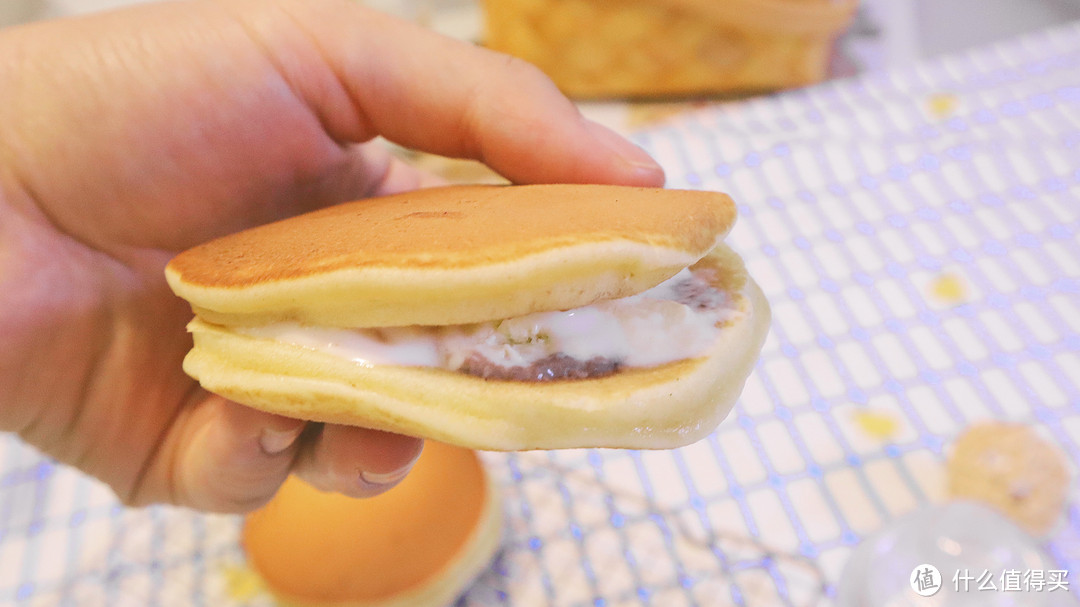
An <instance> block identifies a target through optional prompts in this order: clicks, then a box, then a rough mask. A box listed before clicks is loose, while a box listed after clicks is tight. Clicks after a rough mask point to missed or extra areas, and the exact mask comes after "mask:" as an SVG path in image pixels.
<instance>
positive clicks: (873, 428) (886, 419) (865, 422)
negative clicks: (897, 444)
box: [854, 411, 900, 440]
mask: <svg viewBox="0 0 1080 607" xmlns="http://www.w3.org/2000/svg"><path fill="white" fill-rule="evenodd" d="M854 418H855V425H856V426H857V427H858V428H859V429H860V430H862V431H863V432H865V433H867V434H869V435H870V436H872V437H874V438H877V439H881V440H886V439H890V438H892V437H893V436H896V433H897V432H898V431H899V430H900V423H899V422H898V421H897V420H896V418H895V417H893V416H892V415H889V414H887V413H880V412H875V411H858V412H856V413H855V416H854Z"/></svg>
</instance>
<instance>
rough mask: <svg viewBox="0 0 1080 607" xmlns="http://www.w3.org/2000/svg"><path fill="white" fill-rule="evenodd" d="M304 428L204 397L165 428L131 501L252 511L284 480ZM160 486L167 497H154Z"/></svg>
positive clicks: (158, 495) (289, 420)
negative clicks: (161, 443)
mask: <svg viewBox="0 0 1080 607" xmlns="http://www.w3.org/2000/svg"><path fill="white" fill-rule="evenodd" d="M304 426H305V423H304V422H303V421H301V420H296V419H291V418H287V417H282V416H279V415H273V414H270V413H264V412H261V411H256V410H255V409H251V408H249V407H245V406H243V405H239V404H237V403H234V402H231V401H229V400H226V399H224V398H221V397H220V396H216V395H208V396H207V397H206V398H205V399H203V400H202V401H201V402H199V403H198V404H196V405H195V406H193V407H191V408H190V409H189V410H187V411H185V412H184V414H183V416H182V417H181V418H180V419H178V420H177V423H175V424H174V425H173V427H172V428H171V429H170V433H169V435H168V436H167V437H166V438H165V441H164V443H163V446H162V450H161V452H159V456H158V457H157V458H156V459H155V464H153V465H152V467H151V468H150V470H149V471H148V474H147V475H148V476H149V477H150V478H148V479H146V480H145V481H144V482H143V483H142V485H143V486H142V488H141V489H142V491H140V492H139V494H137V495H136V496H134V498H133V500H132V501H134V502H135V503H149V502H155V501H161V500H163V499H165V500H168V501H171V502H173V503H176V504H180V505H183V506H189V507H192V508H196V509H199V510H207V511H212V512H247V511H250V510H253V509H255V508H257V507H259V506H261V505H263V504H264V503H266V502H267V501H269V499H270V498H271V497H273V495H274V493H275V492H276V491H277V489H278V487H279V486H280V485H281V483H282V482H283V481H284V480H285V477H286V476H288V474H289V471H290V469H291V467H292V464H293V459H294V457H295V455H296V452H297V449H298V442H297V437H298V436H299V435H300V433H301V431H302V430H303V428H304ZM163 479H164V480H163ZM162 487H165V490H166V492H167V495H160V494H159V493H160V489H161V488H162Z"/></svg>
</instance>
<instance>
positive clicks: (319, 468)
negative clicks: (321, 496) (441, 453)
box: [296, 424, 424, 497]
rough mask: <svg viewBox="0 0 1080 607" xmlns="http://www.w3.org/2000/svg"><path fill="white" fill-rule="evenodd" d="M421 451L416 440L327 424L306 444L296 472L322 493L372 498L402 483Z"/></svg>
mask: <svg viewBox="0 0 1080 607" xmlns="http://www.w3.org/2000/svg"><path fill="white" fill-rule="evenodd" d="M423 447H424V442H423V441H422V440H421V439H418V438H412V437H408V436H402V435H399V434H391V433H389V432H382V431H379V430H370V429H368V428H358V427H353V426H340V425H334V424H327V425H326V426H324V427H323V428H322V431H321V432H319V433H318V435H317V436H314V437H312V440H310V441H308V442H305V444H304V446H303V447H302V451H301V453H300V456H299V458H298V460H297V464H296V472H297V474H299V475H300V476H301V477H302V478H304V480H306V481H307V482H308V483H310V484H311V485H312V486H314V487H316V488H318V489H321V490H323V491H333V492H335V493H342V494H344V495H348V496H352V497H372V496H375V495H378V494H379V493H382V492H383V491H386V490H387V489H390V488H391V487H393V486H394V485H396V484H398V483H399V482H401V481H402V479H404V478H405V476H406V475H407V474H408V473H409V471H410V470H411V469H412V467H413V464H415V463H416V460H417V459H419V457H420V452H421V451H422V450H423Z"/></svg>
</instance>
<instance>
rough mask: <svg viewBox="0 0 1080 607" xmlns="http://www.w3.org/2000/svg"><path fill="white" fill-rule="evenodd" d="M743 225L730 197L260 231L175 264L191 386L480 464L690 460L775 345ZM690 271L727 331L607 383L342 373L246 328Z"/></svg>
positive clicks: (397, 312)
mask: <svg viewBox="0 0 1080 607" xmlns="http://www.w3.org/2000/svg"><path fill="white" fill-rule="evenodd" d="M733 219H734V213H733V205H732V203H731V200H730V199H729V198H727V197H726V196H724V195H722V194H717V193H711V192H692V191H673V190H660V189H639V188H625V187H617V186H566V185H553V186H480V187H447V188H439V189H433V190H426V191H421V192H417V193H410V194H403V195H397V196H391V197H387V198H382V199H373V200H369V201H362V202H357V203H352V204H348V205H342V206H340V207H334V208H331V209H326V210H324V211H319V212H316V213H312V214H309V215H304V216H300V217H297V218H294V219H290V220H286V221H283V222H279V223H276V224H270V225H268V226H263V227H261V228H255V229H253V230H249V231H247V232H242V233H239V234H236V235H233V236H228V237H225V238H223V239H220V240H218V241H214V242H211V243H208V244H206V245H203V246H200V247H196V248H194V249H192V250H190V251H187V252H185V253H182V254H181V255H179V256H178V257H177V258H176V259H175V260H173V262H171V263H170V264H169V267H168V269H167V275H168V277H169V281H170V284H171V285H172V286H173V288H174V290H176V292H177V293H178V294H179V295H181V296H182V297H185V298H186V299H188V300H189V301H190V302H191V303H192V307H193V309H194V310H195V312H196V315H197V318H196V319H195V320H194V321H193V322H192V323H191V324H190V326H189V329H190V330H191V332H192V333H193V335H194V348H193V349H192V351H191V352H190V353H189V354H188V356H187V358H186V359H185V361H184V369H185V370H186V371H187V372H188V374H190V375H191V376H192V377H194V378H196V379H198V380H199V382H200V383H201V384H202V385H203V386H204V387H205V388H206V389H208V390H210V391H213V392H216V393H218V394H221V395H223V396H225V397H227V398H230V399H232V400H235V401H237V402H240V403H243V404H247V405H249V406H252V407H255V408H258V409H262V410H265V411H270V412H274V413H278V414H282V415H287V416H291V417H297V418H302V419H308V420H316V421H322V422H331V423H341V424H349V425H359V426H365V427H371V428H377V429H381V430H386V431H391V432H397V433H402V434H408V435H413V436H420V437H425V438H432V439H435V440H439V441H443V442H447V443H451V444H455V445H461V446H465V447H471V448H478V449H494V450H517V449H554V448H573V447H631V448H671V447H676V446H680V445H684V444H688V443H690V442H693V441H695V440H697V439H699V438H701V437H703V436H704V435H706V434H708V433H709V432H711V431H712V430H713V428H715V426H716V425H717V424H718V423H719V422H720V421H721V420H722V419H723V418H724V417H725V416H726V415H727V413H728V411H729V410H730V408H731V406H732V405H733V404H734V401H735V399H736V397H737V396H738V394H739V393H740V391H741V389H742V386H743V383H744V382H745V379H746V377H747V375H748V374H749V373H750V371H751V369H752V368H753V365H754V363H755V361H756V359H757V355H758V352H759V351H760V349H761V345H762V342H763V340H764V338H765V334H766V331H767V328H768V323H769V316H770V315H769V307H768V304H767V302H766V301H765V299H764V297H763V295H762V293H761V290H760V289H759V288H758V286H757V285H756V284H755V283H754V282H753V281H752V280H751V279H750V277H749V276H748V275H747V273H746V270H745V267H744V266H743V263H742V260H741V259H739V257H738V256H737V255H736V254H735V253H734V252H732V251H731V250H730V249H729V248H728V247H726V246H725V245H723V244H721V243H719V242H718V241H719V240H720V239H721V238H722V237H723V236H724V235H725V234H726V233H727V231H728V230H729V229H730V227H731V224H732V222H733ZM687 267H690V268H691V270H692V271H693V272H695V273H699V274H701V276H707V277H708V279H707V280H708V283H709V284H710V285H711V287H712V289H714V290H715V291H718V292H720V293H723V295H724V298H725V300H726V301H727V303H728V305H729V306H730V312H731V314H730V315H729V316H726V317H725V320H723V321H722V322H721V321H716V322H713V321H712V320H709V321H708V323H710V324H708V325H706V328H707V329H708V330H709V335H712V334H713V333H715V338H712V337H710V339H711V341H708V342H707V343H706V346H707V347H706V348H704V349H703V350H700V351H696V352H695V353H694V354H693V355H692V356H689V355H688V356H687V357H684V358H682V359H672V360H671V361H670V362H665V363H663V364H655V365H652V366H643V367H626V368H618V369H616V370H613V371H611V372H610V373H608V374H606V375H602V376H600V375H597V376H592V375H587V376H585V377H584V378H579V379H564V380H558V381H517V380H507V379H504V378H499V377H496V378H494V379H493V378H490V377H486V376H484V377H478V376H476V375H475V374H469V373H464V372H461V371H460V370H450V369H446V368H436V367H429V366H415V365H411V364H404V363H397V362H394V363H386V362H385V361H378V360H376V359H373V358H363V357H362V358H350V357H347V356H341V355H339V354H337V353H335V352H332V351H328V350H326V349H323V348H320V347H310V346H309V345H304V344H302V343H290V342H288V341H282V340H280V339H277V338H275V337H267V336H266V335H265V334H263V333H258V332H257V331H255V332H253V331H251V330H250V329H251V328H252V326H253V325H269V326H275V325H274V323H279V321H283V320H284V321H289V322H290V323H294V324H296V325H297V326H300V327H301V328H303V327H309V326H310V327H314V328H320V327H366V328H372V327H374V328H376V329H377V330H378V331H381V330H382V329H380V328H385V327H395V326H402V325H405V326H410V327H411V326H433V325H434V326H439V327H447V326H458V325H459V324H460V323H482V322H487V321H497V320H498V319H503V318H508V317H514V316H519V315H521V314H528V313H532V312H545V311H549V310H567V309H573V310H579V309H581V308H579V306H588V305H590V304H595V303H596V302H604V301H606V300H610V299H614V298H616V297H623V296H626V295H633V294H635V293H639V292H641V291H644V290H646V289H649V288H651V287H653V286H655V285H657V284H658V283H661V282H662V281H665V280H666V279H668V278H669V277H672V276H673V275H675V274H677V273H679V272H680V270H683V269H685V268H687ZM256 328H258V327H256ZM352 330H357V331H366V330H367V329H350V331H352ZM421 330H428V329H421ZM320 335H321V334H320ZM335 335H337V334H335ZM649 335H651V334H649ZM658 337H662V336H658ZM334 339H336V337H335V338H334ZM650 345H651V342H650ZM372 361H374V362H372ZM613 369H614V367H613Z"/></svg>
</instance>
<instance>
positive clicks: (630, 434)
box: [184, 246, 770, 450]
mask: <svg viewBox="0 0 1080 607" xmlns="http://www.w3.org/2000/svg"><path fill="white" fill-rule="evenodd" d="M699 264H708V265H712V266H713V267H715V268H717V269H720V270H721V271H720V272H717V273H716V278H715V282H716V283H717V284H716V285H715V286H716V287H717V288H719V289H721V290H723V291H724V292H725V293H727V294H728V295H729V296H730V297H731V298H732V301H733V302H734V305H735V308H736V309H737V311H738V312H739V314H738V315H737V316H736V317H735V318H733V319H731V320H729V321H727V322H726V324H725V325H724V327H723V330H722V331H720V332H719V335H718V338H717V339H716V341H715V343H713V344H712V346H711V347H710V348H709V349H708V351H707V352H705V354H704V355H702V356H699V357H696V358H693V359H688V360H682V361H678V362H674V363H668V364H664V365H661V366H658V367H652V368H626V369H622V370H620V371H619V372H617V373H615V374H613V375H607V376H604V377H599V378H594V379H568V380H561V381H549V382H533V381H515V380H498V379H494V380H493V379H483V378H480V377H476V376H473V375H468V374H465V373H459V372H454V371H447V370H442V369H435V368H425V367H406V366H397V365H381V364H369V363H364V362H357V361H353V360H349V359H347V358H344V357H340V356H335V355H333V354H330V353H327V352H324V351H320V350H317V349H313V348H307V347H303V346H299V345H295V344H290V343H285V342H279V341H275V340H271V339H266V338H260V337H254V336H251V335H245V334H240V333H237V332H234V331H231V330H229V329H228V328H225V327H220V326H217V325H212V324H209V323H206V322H204V321H202V320H198V319H197V320H195V321H193V322H192V323H191V325H190V327H189V328H190V330H191V331H192V333H193V335H194V339H195V347H194V348H193V349H192V351H191V352H190V353H189V354H188V357H187V358H186V359H185V361H184V369H185V371H187V373H188V374H189V375H191V376H192V377H194V378H196V379H197V380H198V381H199V382H200V383H201V384H202V385H203V387H205V388H206V389H208V390H210V391H212V392H215V393H218V394H221V395H222V396H225V397H226V398H230V399H232V400H234V401H237V402H239V403H242V404H245V405H248V406H251V407H254V408H257V409H261V410H265V411H269V412H272V413H277V414H281V415H286V416H290V417H297V418H302V419H307V420H314V421H321V422H330V423H339V424H348V425H357V426H365V427H369V428H376V429H380V430H386V431H390V432H396V433H400V434H407V435H412V436H419V437H424V438H431V439H435V440H438V441H442V442H446V443H450V444H454V445H460V446H464V447H470V448H475V449H487V450H524V449H559V448H577V447H617V448H646V449H648V448H654V449H661V448H673V447H678V446H682V445H685V444H689V443H691V442H694V441H696V440H698V439H700V438H702V437H704V436H705V435H707V434H708V433H710V432H711V431H712V430H713V429H714V428H715V427H716V425H717V424H719V423H720V421H721V420H723V418H724V417H725V416H726V415H727V414H728V412H729V411H730V409H731V407H732V406H733V405H734V402H735V400H736V398H737V397H738V395H739V393H740V392H741V391H742V387H743V384H744V383H745V381H746V378H747V376H748V375H749V373H750V371H751V370H752V369H753V366H754V363H755V361H756V360H757V356H758V353H759V351H760V349H761V345H762V343H763V341H764V339H765V335H766V333H767V330H768V324H769V318H770V314H769V307H768V304H767V302H766V301H765V298H764V296H763V294H762V293H761V290H760V289H759V288H758V286H757V285H756V284H755V283H754V282H753V281H752V280H750V278H749V277H748V276H747V275H746V272H745V269H744V268H743V267H742V263H741V260H739V259H738V257H736V256H735V255H734V254H733V253H732V252H731V251H730V250H729V249H727V248H726V247H722V246H721V247H719V248H718V250H717V251H714V253H712V254H710V256H709V257H706V258H705V259H704V260H702V261H701V262H699Z"/></svg>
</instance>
